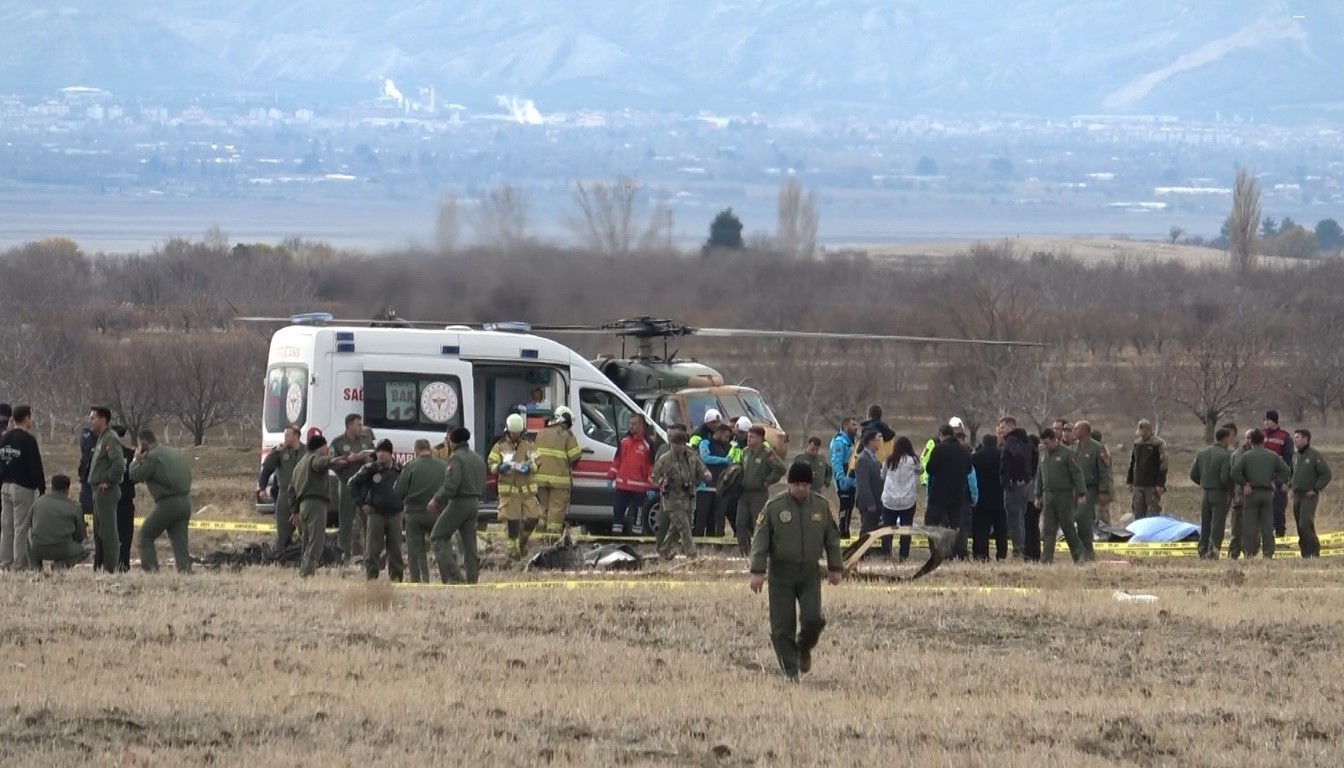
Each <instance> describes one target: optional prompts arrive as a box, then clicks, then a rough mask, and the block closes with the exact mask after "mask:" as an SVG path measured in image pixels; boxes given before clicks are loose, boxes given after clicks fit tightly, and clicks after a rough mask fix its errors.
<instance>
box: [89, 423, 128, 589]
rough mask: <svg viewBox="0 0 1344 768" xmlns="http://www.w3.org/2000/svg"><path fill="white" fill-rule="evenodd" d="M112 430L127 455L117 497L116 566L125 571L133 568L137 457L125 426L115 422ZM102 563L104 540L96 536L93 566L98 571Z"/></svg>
mask: <svg viewBox="0 0 1344 768" xmlns="http://www.w3.org/2000/svg"><path fill="white" fill-rule="evenodd" d="M112 431H113V432H115V433H116V435H117V438H118V439H119V440H121V455H122V456H125V457H126V471H125V472H123V473H122V474H121V498H120V499H117V549H118V550H119V551H118V552H117V567H116V570H118V571H121V572H122V573H125V572H127V571H129V570H131V539H132V538H134V537H135V483H133V482H131V461H132V460H134V459H135V451H134V450H133V449H132V448H131V447H130V446H128V445H127V444H126V427H125V426H123V425H121V424H114V425H112ZM90 434H92V432H90ZM94 439H95V440H96V439H97V437H96V436H95V437H94ZM89 451H90V452H92V451H93V447H92V446H90V447H89ZM83 471H84V473H85V477H88V468H87V467H86V468H85V469H84V470H83ZM85 487H88V486H87V485H86V486H85ZM89 505H90V507H92V505H93V502H92V500H90V502H89ZM102 565H103V542H102V540H101V539H99V538H98V537H97V536H95V537H94V538H93V568H94V570H95V571H96V570H98V569H99V568H101V567H102Z"/></svg>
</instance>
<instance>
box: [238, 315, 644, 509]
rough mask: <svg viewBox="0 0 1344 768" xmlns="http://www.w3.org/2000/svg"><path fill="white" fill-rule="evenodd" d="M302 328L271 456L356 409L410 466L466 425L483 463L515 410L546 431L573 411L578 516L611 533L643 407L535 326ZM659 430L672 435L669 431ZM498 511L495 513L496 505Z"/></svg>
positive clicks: (278, 376) (291, 340) (282, 361)
mask: <svg viewBox="0 0 1344 768" xmlns="http://www.w3.org/2000/svg"><path fill="white" fill-rule="evenodd" d="M295 320H296V321H300V322H299V323H298V324H294V325H290V326H288V327H286V328H282V329H281V330H279V331H277V332H276V333H275V335H274V336H273V337H272V338H271V349H270V356H269V359H268V361H267V366H266V394H265V399H264V403H263V406H262V408H263V413H262V449H263V453H264V452H265V451H268V450H270V448H272V447H274V446H276V445H279V444H280V443H281V442H282V441H283V438H284V435H283V431H284V428H285V427H286V426H287V425H290V424H294V425H297V426H298V427H299V428H300V430H301V434H302V435H303V437H304V438H305V439H306V438H307V436H308V435H309V434H311V433H312V431H313V430H314V429H316V430H320V431H321V433H322V434H323V435H325V436H326V437H327V439H329V440H330V439H333V438H335V437H336V436H338V435H339V434H341V432H343V431H344V429H345V418H346V416H347V415H348V414H352V413H357V414H359V415H361V416H362V417H363V419H364V425H365V427H367V428H369V429H371V430H373V432H374V435H375V436H376V437H377V438H378V439H379V440H381V439H383V438H388V439H390V440H391V441H392V445H393V447H394V448H395V450H396V452H397V457H398V460H399V461H408V460H409V459H410V458H412V457H413V455H414V444H415V441H416V440H417V439H419V438H424V439H426V440H429V441H430V444H431V445H437V444H439V443H441V442H443V441H444V436H445V433H446V432H447V431H448V430H450V429H453V428H455V427H459V426H465V427H467V428H468V429H470V430H471V434H472V440H471V444H472V448H473V449H474V450H475V451H476V452H477V453H479V454H481V455H482V456H484V455H485V454H486V453H488V452H489V450H490V447H491V446H492V445H493V444H494V442H495V441H496V440H497V439H498V438H499V437H500V436H501V435H502V434H503V432H504V422H505V419H506V418H507V417H508V416H509V414H511V413H518V412H520V411H523V412H525V414H526V419H527V424H528V432H529V433H530V434H533V435H535V433H536V432H537V431H539V430H540V429H541V428H542V427H543V426H544V425H545V424H547V423H548V422H549V421H550V419H551V415H552V414H553V412H554V409H555V408H557V407H559V406H560V405H567V406H569V408H570V410H572V411H573V412H574V414H575V419H576V423H575V425H574V426H575V430H574V432H575V436H576V437H577V438H578V440H579V445H580V447H581V448H582V450H583V458H582V460H581V461H580V462H579V464H578V466H577V467H576V468H575V470H574V491H573V497H572V501H571V508H570V518H571V520H572V521H574V522H581V523H586V524H589V525H593V526H595V527H601V526H603V525H610V523H611V510H612V502H613V500H614V499H613V493H612V492H611V491H609V490H608V489H607V470H608V469H609V468H610V466H611V462H612V459H613V458H614V457H615V454H616V446H617V444H618V442H619V440H620V438H621V436H622V435H624V434H625V431H626V427H627V422H628V419H629V417H630V416H631V415H632V414H636V413H641V411H640V409H639V407H638V406H636V405H635V404H634V402H632V401H631V400H630V398H629V397H627V396H626V395H625V394H624V393H622V392H621V391H620V390H619V389H618V388H617V387H616V386H615V385H614V384H612V383H611V381H610V380H609V379H607V378H606V377H605V376H603V375H602V374H601V373H600V372H599V371H598V370H597V369H596V368H594V367H593V366H592V365H591V364H590V363H589V362H588V361H587V360H585V359H583V357H582V356H581V355H579V354H578V353H577V352H575V351H573V350H571V349H570V348H568V347H566V346H564V345H563V344H560V343H559V342H556V341H552V340H550V339H544V338H541V337H538V336H533V335H531V334H529V333H527V332H526V331H527V330H528V328H527V326H526V325H525V324H508V325H505V326H494V330H475V329H471V328H467V327H465V326H449V327H446V328H443V329H424V328H405V327H369V326H356V325H323V324H303V323H302V321H301V318H300V317H296V318H295ZM652 428H653V429H654V430H655V431H656V433H657V439H659V440H665V439H666V435H665V434H664V433H663V432H662V430H661V428H660V427H658V426H657V425H656V424H655V425H653V427H652ZM491 496H492V497H493V493H492V494H491ZM487 507H488V508H490V509H491V510H492V511H493V503H488V504H487Z"/></svg>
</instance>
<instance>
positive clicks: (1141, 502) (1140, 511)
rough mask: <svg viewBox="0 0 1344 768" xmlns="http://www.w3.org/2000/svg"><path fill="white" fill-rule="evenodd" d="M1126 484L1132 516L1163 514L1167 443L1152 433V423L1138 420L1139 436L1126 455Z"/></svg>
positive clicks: (1136, 518) (1136, 517)
mask: <svg viewBox="0 0 1344 768" xmlns="http://www.w3.org/2000/svg"><path fill="white" fill-rule="evenodd" d="M1125 483H1126V485H1127V486H1128V487H1129V491H1130V493H1131V494H1132V497H1131V500H1130V501H1131V504H1132V508H1133V511H1134V519H1135V520H1138V519H1139V518H1143V517H1153V516H1155V515H1160V514H1162V496H1163V495H1164V494H1166V492H1167V443H1166V441H1165V440H1163V439H1162V438H1160V437H1158V436H1157V435H1155V434H1153V423H1152V422H1151V421H1149V420H1147V419H1142V420H1140V421H1139V436H1138V438H1137V439H1135V440H1134V447H1133V449H1131V450H1130V454H1129V472H1128V473H1127V474H1126V476H1125Z"/></svg>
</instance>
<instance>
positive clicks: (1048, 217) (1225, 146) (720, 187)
mask: <svg viewBox="0 0 1344 768" xmlns="http://www.w3.org/2000/svg"><path fill="white" fill-rule="evenodd" d="M1242 166H1245V167H1249V168H1251V169H1252V170H1253V171H1254V172H1255V173H1256V174H1257V176H1258V178H1259V180H1260V183H1261V187H1262V189H1263V190H1264V202H1263V204H1264V209H1265V212H1266V214H1267V215H1273V216H1277V217H1283V216H1288V217H1291V218H1293V219H1295V220H1297V221H1300V222H1303V223H1304V224H1310V223H1314V222H1316V221H1317V220H1320V219H1324V218H1327V217H1335V218H1344V186H1342V185H1344V137H1342V136H1341V131H1340V130H1339V129H1338V128H1334V127H1330V126H1328V125H1297V126H1286V125H1285V126H1279V125H1270V124H1265V123H1260V122H1251V121H1246V120H1241V119H1238V118H1236V117H1235V116H1227V117H1226V118H1222V119H1218V120H1215V121H1211V122H1204V123H1197V122H1190V121H1184V120H1178V119H1176V118H1174V117H1169V116H1162V115H1130V116H1113V115H1076V116H1073V117H1070V118H1067V119H1051V118H1045V117H1033V116H1029V115H977V116H968V115H963V116H951V115H938V116H904V117H902V116H888V115H881V116H879V115H871V116H863V115H845V116H839V115H835V116H832V115H828V114H807V115H803V114H780V115H764V114H754V113H753V114H733V115H727V114H711V113H679V112H665V113H664V112H653V111H636V110H616V111H598V110H571V111H565V112H548V111H546V110H545V108H544V105H538V104H535V103H533V102H532V101H531V100H528V99H526V98H523V97H515V96H500V97H498V98H497V100H496V102H495V103H494V104H474V105H471V106H467V105H464V104H460V103H456V102H454V101H451V100H450V99H447V98H443V97H441V96H439V95H438V94H436V93H435V91H434V90H433V89H430V88H426V89H416V90H415V92H414V93H413V94H411V95H407V94H404V93H403V92H402V91H401V90H400V89H399V88H398V86H397V85H396V84H395V83H394V82H392V81H391V80H384V81H383V82H382V83H381V87H372V88H371V93H370V96H369V98H367V99H365V100H363V101H358V102H354V103H349V104H322V105H305V104H296V103H287V102H284V101H283V100H281V99H279V98H274V97H273V98H271V99H269V100H268V99H266V98H265V97H262V96H232V95H219V96H212V97H208V98H207V97H201V98H199V99H196V100H194V101H192V102H190V103H163V102H158V101H153V100H147V99H145V98H141V97H133V96H125V95H121V94H116V93H109V92H107V91H104V90H100V89H97V88H90V87H82V86H72V87H68V88H65V89H62V90H60V91H59V92H56V93H53V94H50V95H47V96H42V97H32V96H0V211H9V212H10V213H11V214H13V215H12V216H5V217H4V221H0V242H4V243H13V242H15V241H20V240H23V239H26V238H28V237H32V236H36V235H39V234H42V233H43V232H49V233H55V231H56V230H57V229H59V228H60V226H61V223H60V222H61V221H62V220H63V219H61V218H60V217H61V216H62V215H63V214H62V211H67V212H68V214H69V218H71V219H78V218H80V217H81V216H83V215H84V214H83V212H84V211H87V210H109V211H110V210H117V211H125V212H126V213H125V215H124V216H123V215H121V214H117V215H118V217H119V221H120V222H121V225H122V226H132V225H133V223H134V220H135V219H136V217H137V216H138V215H139V214H137V213H136V211H142V210H143V211H153V210H163V209H156V208H154V207H153V206H152V205H151V204H152V203H154V201H158V200H174V201H177V205H176V206H175V207H173V208H171V211H172V213H171V214H170V215H169V219H171V220H173V221H176V220H177V218H178V217H185V218H183V220H182V221H181V224H180V226H181V227H183V228H184V229H185V231H193V232H198V231H199V230H200V229H201V228H203V225H205V224H209V223H214V222H213V220H212V216H214V217H216V218H218V217H224V218H226V219H228V218H229V217H234V218H233V219H231V220H229V221H228V222H227V223H228V226H229V227H230V228H232V229H238V228H242V229H243V230H246V227H247V222H249V221H252V220H253V218H250V216H251V214H249V213H248V211H252V210H256V211H257V218H256V220H257V221H261V220H262V219H265V218H266V217H268V216H270V217H279V218H282V219H283V218H285V214H284V211H285V208H286V206H287V205H295V206H304V207H305V208H304V210H307V211H310V213H311V211H312V210H314V206H318V207H320V206H322V205H324V204H327V203H329V204H330V207H331V210H332V211H333V214H332V216H333V219H345V220H347V221H348V219H349V217H348V216H347V215H346V213H344V212H345V211H348V210H350V209H352V208H354V209H360V208H363V209H366V210H376V211H382V212H381V213H378V214H377V216H376V217H375V215H374V214H372V213H370V214H369V216H370V219H369V221H370V224H369V227H365V229H369V233H368V234H367V236H366V237H364V238H363V241H362V242H360V243H359V244H361V245H367V246H375V245H378V244H380V243H381V244H401V243H404V242H407V241H414V240H428V239H429V238H430V236H431V231H432V228H433V212H434V210H435V205H436V203H437V201H438V200H440V199H442V198H443V197H444V196H446V195H451V196H453V197H454V198H455V199H457V200H460V201H462V204H463V205H464V206H470V205H471V203H472V201H473V200H476V199H478V198H480V197H481V196H483V195H484V194H486V193H487V192H488V190H489V189H491V188H492V187H495V186H497V185H500V184H505V183H507V184H511V185H514V186H516V187H517V188H519V189H521V190H523V191H524V192H525V193H526V194H528V195H529V198H530V201H531V204H532V217H533V220H534V226H535V229H536V231H537V232H538V234H541V235H550V236H555V237H563V236H564V226H563V221H564V218H565V215H566V211H567V210H568V206H569V197H570V190H571V188H572V184H573V182H574V181H575V180H580V179H614V178H617V177H620V176H628V177H632V178H635V179H637V180H638V181H639V183H640V184H641V185H642V186H643V189H644V190H645V191H646V194H645V198H646V199H645V202H646V203H647V204H649V205H652V204H653V203H654V202H659V203H661V204H662V205H664V206H665V207H668V208H670V209H671V210H673V211H674V212H675V213H676V216H677V226H676V230H677V236H678V238H679V239H682V240H686V241H688V242H689V241H692V240H694V239H696V238H703V236H704V234H703V233H704V228H705V226H706V225H707V224H708V222H709V220H710V218H712V216H713V214H714V212H715V211H717V210H719V209H721V208H723V207H729V206H733V207H735V208H736V209H737V210H738V211H739V212H741V213H742V214H743V218H744V221H745V223H746V225H747V227H748V229H750V230H758V229H759V230H769V229H771V228H772V227H773V220H772V218H771V216H772V215H773V214H772V213H771V211H772V210H773V207H772V206H773V196H774V190H775V188H776V187H777V186H778V184H779V183H780V181H781V180H782V179H783V178H786V177H788V176H790V175H794V176H797V178H798V179H799V180H800V181H801V182H802V183H803V184H805V185H806V186H807V187H808V188H809V189H813V190H816V191H817V193H818V197H819V206H820V209H821V212H822V217H821V221H822V224H821V231H822V235H823V237H824V238H825V239H827V240H829V241H831V242H868V241H873V242H880V241H884V240H902V239H914V238H919V237H921V236H923V237H928V238H930V239H940V238H949V237H953V236H958V235H970V236H980V235H985V236H989V235H994V234H1008V233H1011V232H1020V233H1022V234H1041V235H1048V234H1089V233H1090V234H1099V235H1107V234H1128V235H1134V236H1140V237H1165V236H1166V234H1167V233H1168V232H1169V231H1171V229H1172V228H1173V227H1179V228H1180V229H1182V231H1183V232H1187V233H1189V234H1190V235H1191V236H1200V237H1213V236H1216V235H1217V232H1218V227H1219V225H1220V223H1221V220H1222V218H1223V217H1224V216H1225V215H1226V212H1227V208H1228V204H1229V200H1230V192H1231V189H1230V187H1231V182H1232V178H1233V176H1234V175H1235V172H1236V169H1237V168H1238V167H1242ZM186 203H191V204H193V205H187V204H186ZM195 203H199V204H200V205H199V206H195V205H194V204H195ZM109 206H112V207H110V208H109ZM118 206H120V207H118ZM389 211H390V212H394V213H393V214H389V213H387V212H389ZM30 214H31V215H30ZM34 217H36V218H34ZM43 217H48V218H43ZM299 219H300V220H295V219H293V217H291V219H290V220H291V221H295V223H294V224H292V226H300V227H302V228H305V229H312V230H317V231H303V232H292V233H290V234H299V235H306V236H318V237H320V236H323V234H324V232H322V231H320V230H322V228H323V226H324V225H323V224H322V221H323V219H322V217H321V216H320V215H317V214H311V215H310V218H308V219H302V217H299ZM375 221H378V222H382V221H386V222H389V224H388V231H387V232H384V233H380V232H376V231H373V230H376V229H377V225H376V224H375ZM174 226H178V225H174ZM284 226H285V222H283V221H277V222H275V223H274V225H273V226H272V227H271V229H275V231H276V232H281V231H283V227H284ZM361 226H362V225H361ZM370 228H371V229H370ZM263 229H264V228H263ZM1056 230H1057V231H1056ZM266 231H269V230H266ZM333 232H336V230H333ZM261 233H262V230H258V234H259V235H260V234H261ZM166 234H167V233H163V232H160V233H153V232H145V233H144V237H143V238H141V237H140V236H139V235H136V236H129V235H128V237H127V239H126V240H125V242H127V243H136V244H141V243H142V242H149V241H153V240H154V239H157V238H162V237H163V236H166ZM239 234H240V235H241V234H246V232H245V231H244V232H240V233H239ZM351 236H352V237H353V235H351ZM333 237H335V239H337V240H340V239H342V237H345V235H344V234H341V233H339V232H336V234H334V235H333ZM358 239H359V238H356V240H358ZM352 242H353V241H352Z"/></svg>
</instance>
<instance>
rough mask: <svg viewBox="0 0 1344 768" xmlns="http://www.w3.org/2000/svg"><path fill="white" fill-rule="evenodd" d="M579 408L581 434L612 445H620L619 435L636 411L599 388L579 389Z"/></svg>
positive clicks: (623, 432)
mask: <svg viewBox="0 0 1344 768" xmlns="http://www.w3.org/2000/svg"><path fill="white" fill-rule="evenodd" d="M579 410H580V411H582V413H580V415H579V419H580V421H581V423H582V426H583V434H584V435H586V436H588V437H589V438H590V439H592V440H596V441H598V442H600V443H606V444H607V445H610V446H612V447H616V446H618V445H620V441H621V435H623V434H625V430H626V428H627V427H628V426H629V424H630V417H631V416H634V415H635V413H636V411H633V410H631V409H630V408H629V407H628V406H626V404H625V403H624V402H622V401H621V399H620V398H618V397H616V396H615V395H613V394H611V393H610V392H604V391H602V390H600V389H581V390H579Z"/></svg>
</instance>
